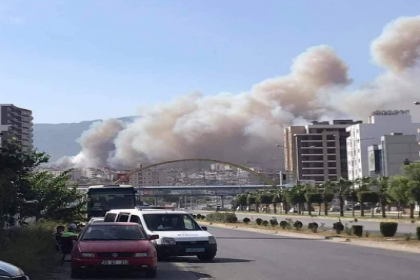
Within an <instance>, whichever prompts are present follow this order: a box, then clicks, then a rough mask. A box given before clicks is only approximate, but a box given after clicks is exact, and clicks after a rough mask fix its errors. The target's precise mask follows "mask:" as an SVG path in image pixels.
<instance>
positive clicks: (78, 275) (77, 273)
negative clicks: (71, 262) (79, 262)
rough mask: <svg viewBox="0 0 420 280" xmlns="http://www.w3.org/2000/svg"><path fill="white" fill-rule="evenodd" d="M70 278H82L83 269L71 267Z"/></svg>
mask: <svg viewBox="0 0 420 280" xmlns="http://www.w3.org/2000/svg"><path fill="white" fill-rule="evenodd" d="M70 278H71V279H80V278H82V271H80V269H77V268H74V267H72V268H71V272H70Z"/></svg>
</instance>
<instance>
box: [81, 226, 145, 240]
mask: <svg viewBox="0 0 420 280" xmlns="http://www.w3.org/2000/svg"><path fill="white" fill-rule="evenodd" d="M142 239H146V236H145V234H144V233H143V231H141V230H140V228H139V227H138V226H132V225H127V226H121V225H118V226H115V225H97V226H89V227H88V228H87V229H86V231H85V232H84V234H83V236H82V240H83V241H89V240H90V241H95V240H142Z"/></svg>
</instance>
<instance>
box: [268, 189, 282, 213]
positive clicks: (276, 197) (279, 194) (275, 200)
mask: <svg viewBox="0 0 420 280" xmlns="http://www.w3.org/2000/svg"><path fill="white" fill-rule="evenodd" d="M282 201H283V194H282V192H281V191H280V190H275V191H274V193H273V200H272V201H271V202H272V203H273V209H274V213H277V203H280V202H282Z"/></svg>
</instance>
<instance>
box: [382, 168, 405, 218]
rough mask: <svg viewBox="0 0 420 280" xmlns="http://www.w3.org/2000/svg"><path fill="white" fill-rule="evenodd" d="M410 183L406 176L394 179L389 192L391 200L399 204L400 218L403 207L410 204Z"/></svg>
mask: <svg viewBox="0 0 420 280" xmlns="http://www.w3.org/2000/svg"><path fill="white" fill-rule="evenodd" d="M408 183H409V180H408V179H407V178H406V177H405V176H402V175H397V176H394V177H392V179H391V181H390V184H389V187H388V190H387V193H388V195H389V198H390V199H391V200H392V201H393V202H395V203H396V204H397V209H398V217H399V211H400V209H401V206H403V205H406V204H407V203H408V196H407V192H408V190H409V186H408Z"/></svg>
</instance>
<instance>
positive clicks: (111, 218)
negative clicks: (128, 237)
mask: <svg viewBox="0 0 420 280" xmlns="http://www.w3.org/2000/svg"><path fill="white" fill-rule="evenodd" d="M115 217H117V214H115V213H108V214H106V215H105V219H104V222H107V223H108V222H115Z"/></svg>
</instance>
